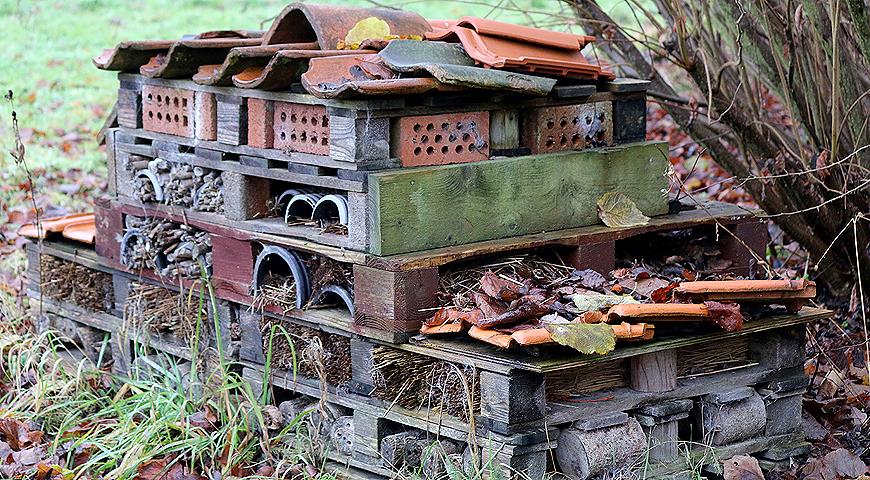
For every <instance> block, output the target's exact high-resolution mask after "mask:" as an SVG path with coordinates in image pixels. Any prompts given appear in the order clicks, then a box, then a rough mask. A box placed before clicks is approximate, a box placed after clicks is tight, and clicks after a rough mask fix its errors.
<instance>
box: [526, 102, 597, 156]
mask: <svg viewBox="0 0 870 480" xmlns="http://www.w3.org/2000/svg"><path fill="white" fill-rule="evenodd" d="M520 128H521V129H522V141H521V143H522V146H524V147H527V148H529V149H531V152H532V153H548V152H561V151H564V150H582V149H584V148H591V147H602V146H606V145H611V144H612V143H613V107H612V105H611V103H610V102H598V103H585V104H581V105H564V106H561V107H547V108H532V109H529V110H526V111H525V112H523V118H522V122H521V126H520Z"/></svg>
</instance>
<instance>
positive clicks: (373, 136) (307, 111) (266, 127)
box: [118, 74, 648, 170]
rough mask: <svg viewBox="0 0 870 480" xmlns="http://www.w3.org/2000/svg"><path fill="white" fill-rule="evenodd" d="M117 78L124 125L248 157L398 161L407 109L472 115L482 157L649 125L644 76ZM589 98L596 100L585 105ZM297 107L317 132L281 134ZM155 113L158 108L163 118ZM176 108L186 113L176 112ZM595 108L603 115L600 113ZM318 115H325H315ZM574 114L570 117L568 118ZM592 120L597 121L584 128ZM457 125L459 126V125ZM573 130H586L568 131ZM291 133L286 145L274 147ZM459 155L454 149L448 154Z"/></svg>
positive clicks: (624, 133) (304, 128) (578, 144)
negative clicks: (387, 92) (316, 84)
mask: <svg viewBox="0 0 870 480" xmlns="http://www.w3.org/2000/svg"><path fill="white" fill-rule="evenodd" d="M119 80H120V90H119V94H118V102H119V103H118V105H119V107H118V111H119V115H118V118H119V123H120V125H121V126H122V127H126V128H133V129H136V128H141V127H142V126H145V127H146V128H148V129H149V130H151V131H157V132H171V133H174V134H176V136H180V137H187V138H192V139H195V140H196V141H197V142H199V141H204V142H218V143H220V144H222V145H226V146H227V147H228V148H229V150H226V151H230V150H232V149H233V148H234V147H244V148H243V150H244V151H245V152H247V153H246V154H249V155H252V156H254V157H262V158H270V157H271V158H275V159H277V160H285V161H290V162H301V163H310V162H314V163H317V162H320V161H325V162H330V161H339V162H344V163H347V164H355V165H356V166H358V167H360V168H361V169H365V170H372V169H378V168H385V167H386V166H387V165H388V164H390V163H392V164H393V165H395V166H399V165H402V164H406V163H407V161H408V158H407V157H403V153H402V152H411V151H412V150H413V148H410V149H409V148H407V144H405V145H401V143H402V142H404V141H407V140H408V139H411V138H412V137H413V135H412V133H411V132H407V131H400V130H402V129H401V128H400V127H401V124H402V120H403V119H405V120H407V119H409V118H416V119H415V120H412V122H415V121H416V122H418V123H419V122H423V125H424V126H425V125H427V124H428V123H432V122H435V124H440V123H441V120H445V119H447V118H451V119H454V120H455V119H456V118H460V121H462V118H465V117H468V120H471V119H474V120H473V121H475V122H477V123H478V125H479V126H480V127H485V128H482V129H481V131H480V132H479V135H481V136H482V137H483V138H484V140H485V143H486V147H485V148H486V151H485V152H483V153H484V155H482V158H486V157H488V156H489V155H504V154H516V153H518V152H523V151H525V152H529V151H531V152H535V153H537V152H539V151H543V150H546V151H555V150H567V149H576V148H582V147H583V146H585V145H586V144H588V143H595V144H599V145H600V144H609V145H619V144H623V143H629V142H635V141H639V140H643V138H644V134H645V131H646V118H645V113H646V112H645V103H646V95H645V90H646V86H647V85H648V82H643V81H632V80H619V81H614V82H609V83H602V84H600V85H598V86H596V85H573V86H560V87H557V88H556V89H555V90H554V92H553V93H552V94H551V95H550V96H547V97H542V98H541V97H539V98H530V97H528V96H522V95H516V94H510V93H504V92H485V93H481V92H474V93H471V94H469V93H463V94H447V95H445V94H435V95H424V96H418V97H382V98H369V99H361V100H324V99H318V98H316V97H313V96H311V95H308V94H305V93H292V92H266V91H259V90H247V89H237V88H228V87H211V86H203V85H198V84H196V83H194V82H191V81H187V80H170V79H160V78H145V77H142V76H139V75H132V74H120V75H119ZM161 95H167V100H168V97H169V96H171V97H172V98H173V99H175V100H177V99H183V100H184V101H185V103H184V104H183V105H181V106H179V105H178V104H177V103H176V105H175V107H173V106H172V105H165V104H164V103H159V105H161V107H160V108H157V107H155V105H156V104H155V103H154V101H155V100H157V99H159V100H161V102H162V97H161ZM164 105H165V106H164ZM590 105H594V106H595V108H593V109H591V110H590V109H589V108H586V107H587V106H590ZM293 112H296V113H298V115H301V116H302V117H305V118H306V119H307V118H308V117H309V116H311V117H312V118H313V119H314V120H315V122H314V124H307V123H306V124H302V123H294V125H293V128H294V129H299V132H300V133H306V134H312V136H313V137H315V138H311V140H312V142H309V143H308V144H306V143H304V142H297V141H296V139H295V138H294V139H293V141H290V139H289V138H286V137H284V136H283V134H284V133H285V132H284V130H282V128H283V127H282V126H281V125H279V122H281V123H283V122H286V121H287V120H288V118H286V115H284V116H282V113H287V114H291V115H292V114H293ZM553 112H561V113H564V115H561V116H560V117H555V118H553V119H550V118H549V117H546V118H544V117H542V116H541V115H545V116H546V115H549V114H550V113H553ZM155 113H158V114H160V118H159V119H158V118H157V117H156V116H155ZM164 113H169V115H168V116H167V119H164V118H163V116H162V115H163V114H164ZM172 113H175V114H176V115H178V114H180V115H181V116H182V117H183V118H175V120H174V121H173V120H172ZM599 115H600V116H601V117H602V118H598V116H599ZM321 117H322V118H323V123H326V124H327V125H323V124H321V121H320V118H321ZM484 117H485V118H484ZM562 117H564V120H563V118H562ZM586 117H589V118H588V119H587V118H586ZM593 117H594V118H593ZM605 117H606V118H605ZM575 118H576V120H575ZM429 120H432V122H429ZM541 120H543V121H541ZM179 122H182V123H179ZM466 123H468V122H466ZM484 124H488V125H484ZM562 124H564V125H562ZM571 124H574V125H575V126H576V127H575V128H572V125H571ZM587 124H588V125H587ZM589 128H593V129H594V130H595V131H594V132H591V131H590V132H587V130H589ZM458 130H459V131H465V130H464V128H463V127H462V126H459V127H458ZM575 130H576V131H578V132H580V131H582V132H584V134H587V135H586V136H588V137H590V139H584V138H579V139H577V138H571V137H572V135H571V132H573V131H575ZM295 131H296V130H294V132H295ZM445 131H446V130H445ZM563 131H568V135H566V138H564V139H562V138H561V136H562V134H563V133H564V132H563ZM287 133H289V132H287ZM279 136H280V138H279ZM321 136H322V137H323V138H320V137H321ZM459 136H460V137H461V136H462V135H459ZM581 136H583V135H581ZM550 137H553V138H550ZM457 140H458V141H459V142H457ZM461 141H462V139H461V138H460V139H456V138H452V136H451V138H450V139H447V138H445V139H443V141H442V142H440V143H439V148H440V146H449V147H450V149H451V154H452V155H454V156H456V155H457V154H461V155H466V154H467V152H454V151H452V150H453V147H454V143H455V144H456V145H460V144H461V145H464V144H463V143H461ZM288 143H289V144H290V148H289V149H281V148H280V147H281V146H283V145H285V144H288ZM425 149H426V145H423V147H422V149H421V150H423V151H421V152H416V154H415V155H414V156H415V158H413V159H411V162H410V164H414V165H421V164H425V163H426V162H427V161H430V162H441V161H443V158H435V157H440V153H439V152H434V151H433V152H432V153H433V154H434V155H433V159H432V160H427V159H426V158H425V157H427V154H426V152H425V151H424V150H425ZM282 150H283V151H282ZM289 150H295V151H289ZM421 153H422V155H421ZM476 156H477V155H476ZM315 157H320V158H319V159H317V158H315ZM397 157H403V158H397ZM419 157H423V158H419ZM456 159H458V157H454V160H456ZM421 161H422V162H423V163H421ZM430 164H432V163H430Z"/></svg>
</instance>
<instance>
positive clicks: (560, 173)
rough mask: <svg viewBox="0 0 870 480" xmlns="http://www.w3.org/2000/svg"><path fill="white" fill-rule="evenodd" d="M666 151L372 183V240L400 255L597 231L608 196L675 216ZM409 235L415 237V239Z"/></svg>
mask: <svg viewBox="0 0 870 480" xmlns="http://www.w3.org/2000/svg"><path fill="white" fill-rule="evenodd" d="M665 148H666V145H664V144H662V143H653V142H648V143H640V144H633V145H627V146H623V147H614V148H605V149H596V150H588V151H582V152H559V153H553V154H547V155H535V156H528V157H515V158H506V159H498V160H491V161H486V162H476V163H466V164H457V165H444V166H435V167H421V168H412V169H403V170H393V171H389V172H384V173H375V174H371V175H369V205H368V208H369V215H370V217H369V229H370V233H369V239H370V242H371V251H372V253H373V254H375V255H394V254H399V253H406V252H416V251H420V250H427V249H432V248H438V247H445V246H450V245H462V244H466V243H472V242H479V241H484V240H492V239H497V238H505V237H513V236H518V235H524V234H530V233H535V232H545V231H553V230H561V229H566V228H574V227H582V226H586V225H593V224H596V223H598V214H597V211H596V206H595V204H596V201H597V200H598V198H599V197H600V196H601V195H602V194H604V193H606V192H609V191H619V192H622V193H624V194H626V195H627V196H628V197H629V198H631V199H632V200H633V201H634V203H635V204H636V205H637V206H638V208H640V210H641V211H642V212H644V213H645V214H646V215H648V216H655V215H663V214H665V213H667V212H668V205H667V198H666V197H664V196H663V194H662V192H663V191H665V190H667V187H668V180H667V177H665V175H664V174H665V171H666V169H667V167H668V165H669V163H668V158H667V153H666V151H665ZM408 232H414V234H413V235H408Z"/></svg>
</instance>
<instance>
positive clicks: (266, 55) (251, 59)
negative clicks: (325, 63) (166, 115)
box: [193, 43, 318, 86]
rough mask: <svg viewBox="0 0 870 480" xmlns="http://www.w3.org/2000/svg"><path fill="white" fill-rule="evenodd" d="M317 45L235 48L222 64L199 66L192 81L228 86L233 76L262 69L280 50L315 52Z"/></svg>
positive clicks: (300, 44) (290, 44)
mask: <svg viewBox="0 0 870 480" xmlns="http://www.w3.org/2000/svg"><path fill="white" fill-rule="evenodd" d="M317 48H318V47H317V43H285V44H281V45H269V46H265V47H264V46H260V45H258V46H254V47H236V48H234V49H232V50H230V52H229V53H228V54H227V56H226V58H225V59H224V61H223V63H222V64H219V65H201V66H200V67H199V69H198V71H197V73H196V75H194V76H193V81H194V82H196V83H199V84H201V85H217V86H228V85H232V84H233V75H236V74H238V73H241V72H243V71H244V70H245V69H248V68H256V67H264V66H266V65H267V64H268V63H269V62H270V61H271V60H272V57H274V56H275V54H277V53H278V52H279V51H281V50H316V49H317Z"/></svg>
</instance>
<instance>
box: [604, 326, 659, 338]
mask: <svg viewBox="0 0 870 480" xmlns="http://www.w3.org/2000/svg"><path fill="white" fill-rule="evenodd" d="M611 326H612V327H613V334H614V335H615V336H616V338H617V339H618V340H652V338H653V337H654V336H655V325H653V324H651V323H636V324H630V323H625V322H623V323H620V324H618V325H611Z"/></svg>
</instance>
